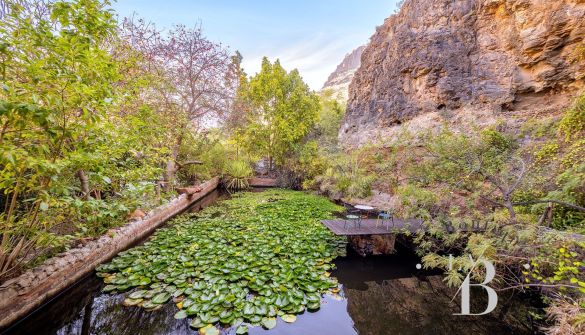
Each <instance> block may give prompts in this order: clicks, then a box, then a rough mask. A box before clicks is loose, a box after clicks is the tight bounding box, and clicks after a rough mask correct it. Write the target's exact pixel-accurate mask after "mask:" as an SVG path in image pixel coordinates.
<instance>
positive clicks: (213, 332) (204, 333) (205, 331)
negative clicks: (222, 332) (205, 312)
mask: <svg viewBox="0 0 585 335" xmlns="http://www.w3.org/2000/svg"><path fill="white" fill-rule="evenodd" d="M199 333H200V334H201V335H219V330H218V329H217V328H215V326H212V325H207V326H205V327H203V328H201V329H199Z"/></svg>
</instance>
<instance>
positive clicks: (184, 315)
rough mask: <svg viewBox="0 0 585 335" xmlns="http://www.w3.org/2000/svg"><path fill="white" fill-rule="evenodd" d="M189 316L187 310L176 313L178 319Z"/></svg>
mask: <svg viewBox="0 0 585 335" xmlns="http://www.w3.org/2000/svg"><path fill="white" fill-rule="evenodd" d="M186 317H187V312H186V311H185V310H180V311H178V312H177V313H175V316H174V318H175V319H177V320H181V319H185V318H186Z"/></svg>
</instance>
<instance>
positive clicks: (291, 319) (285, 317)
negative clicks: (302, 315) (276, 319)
mask: <svg viewBox="0 0 585 335" xmlns="http://www.w3.org/2000/svg"><path fill="white" fill-rule="evenodd" d="M281 318H282V320H283V321H284V322H288V323H293V322H295V321H296V320H297V317H296V315H292V314H285V315H283V316H282V317H281Z"/></svg>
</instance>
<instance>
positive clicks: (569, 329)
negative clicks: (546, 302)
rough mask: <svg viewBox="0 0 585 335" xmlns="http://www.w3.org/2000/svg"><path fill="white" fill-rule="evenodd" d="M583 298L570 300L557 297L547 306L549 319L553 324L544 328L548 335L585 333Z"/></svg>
mask: <svg viewBox="0 0 585 335" xmlns="http://www.w3.org/2000/svg"><path fill="white" fill-rule="evenodd" d="M584 305H585V298H580V299H578V300H572V299H569V298H559V299H557V300H555V301H554V302H553V303H552V305H551V306H550V307H549V308H547V315H548V318H549V321H550V322H551V323H552V324H553V326H550V327H547V328H545V329H544V331H545V332H546V334H548V335H583V334H585V308H583V307H582V306H584Z"/></svg>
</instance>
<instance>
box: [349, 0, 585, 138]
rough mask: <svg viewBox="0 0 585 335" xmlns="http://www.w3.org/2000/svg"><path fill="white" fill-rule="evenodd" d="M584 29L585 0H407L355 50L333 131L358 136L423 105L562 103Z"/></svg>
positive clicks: (571, 87) (414, 114)
mask: <svg viewBox="0 0 585 335" xmlns="http://www.w3.org/2000/svg"><path fill="white" fill-rule="evenodd" d="M584 36H585V0H433V1H426V0H407V1H406V2H405V3H404V5H403V7H402V8H401V10H400V12H399V13H398V14H396V15H393V16H391V17H389V18H388V19H386V20H385V22H384V24H383V25H382V26H380V27H378V28H377V30H376V33H375V34H374V35H373V36H372V38H371V41H370V43H369V44H368V46H367V47H366V49H365V50H364V52H363V55H362V64H361V67H360V68H359V69H358V70H357V72H356V73H355V76H354V79H353V81H352V83H351V85H350V89H349V101H348V109H347V114H346V117H345V120H344V123H343V125H342V128H341V130H340V139H341V141H342V143H344V144H345V145H346V146H358V145H360V144H363V143H365V142H367V141H371V140H373V138H374V136H375V135H376V134H378V135H379V134H381V133H383V131H384V130H385V129H391V128H392V127H395V126H396V125H400V124H403V123H405V122H408V121H411V120H413V119H416V118H419V117H423V118H424V117H425V115H426V114H441V113H446V112H452V111H454V113H458V112H461V111H463V112H464V113H465V114H466V117H467V118H468V119H472V120H473V118H474V116H473V113H474V112H476V111H477V113H478V114H481V116H482V117H485V114H486V113H487V114H488V119H489V118H496V117H498V116H502V115H506V114H505V113H514V112H515V111H519V110H527V109H531V108H532V109H538V108H541V107H544V106H549V107H550V106H552V105H555V106H556V105H558V106H563V105H567V104H568V103H569V101H570V100H571V97H572V96H573V95H574V94H575V93H576V92H578V91H579V90H581V89H582V87H583V79H582V78H583V75H584V74H585V66H584V64H583V63H584V62H582V61H581V62H579V61H575V49H576V47H577V46H578V45H581V44H582V43H583V38H584ZM470 114H471V115H470ZM415 128H416V127H415Z"/></svg>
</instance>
